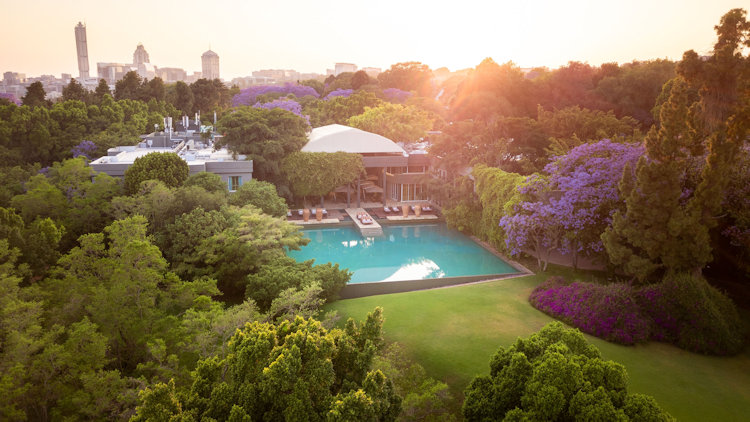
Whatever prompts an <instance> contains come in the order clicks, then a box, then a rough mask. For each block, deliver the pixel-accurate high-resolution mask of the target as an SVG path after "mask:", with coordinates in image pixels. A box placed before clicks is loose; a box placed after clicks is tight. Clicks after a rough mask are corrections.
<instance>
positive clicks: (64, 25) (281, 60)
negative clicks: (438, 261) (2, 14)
mask: <svg viewBox="0 0 750 422" xmlns="http://www.w3.org/2000/svg"><path fill="white" fill-rule="evenodd" d="M402 3H404V2H401V3H398V2H393V1H390V0H388V1H384V2H381V3H378V5H377V7H375V6H368V5H363V4H349V3H348V2H343V1H338V0H336V1H323V2H320V3H315V4H310V3H308V2H297V1H288V2H285V3H283V4H280V5H279V4H264V5H263V6H262V7H260V6H258V5H255V4H249V3H245V2H236V1H223V2H218V3H217V4H216V5H215V6H214V7H212V8H210V9H206V8H205V7H204V6H203V4H202V3H196V2H180V3H177V2H166V3H158V4H156V3H154V2H149V3H147V2H143V1H140V0H135V1H131V2H127V3H123V4H120V3H108V4H106V5H102V4H101V2H93V1H88V0H84V1H61V2H48V1H41V0H36V1H31V2H25V3H22V2H13V3H10V2H9V3H7V4H6V5H5V6H4V9H5V10H6V11H9V14H8V16H9V17H10V18H11V19H9V20H8V21H7V22H6V24H5V25H3V27H2V28H0V36H2V37H3V39H4V40H14V39H15V40H22V41H20V42H4V43H2V44H1V45H0V60H1V61H2V64H3V68H2V69H0V71H3V72H4V71H15V72H21V73H25V74H26V75H42V74H52V75H59V74H61V73H70V74H73V75H77V74H78V62H77V55H76V44H75V38H74V36H73V33H72V32H73V31H72V28H74V27H75V25H76V24H77V23H78V22H79V21H81V22H83V23H84V24H85V25H86V29H87V44H88V58H89V61H90V66H91V67H92V68H94V67H95V66H96V63H99V62H124V63H127V62H129V61H130V60H129V58H130V57H132V52H133V49H134V48H135V47H136V46H137V45H138V44H143V45H144V46H145V48H146V49H147V50H148V52H149V54H150V56H151V63H153V64H155V65H157V66H159V67H177V68H183V69H185V70H186V71H187V72H188V73H191V72H194V71H200V70H201V67H202V63H201V54H202V53H204V52H205V51H206V50H208V49H209V46H210V49H211V50H213V51H215V52H216V53H218V54H219V56H220V57H221V76H222V77H223V78H224V79H226V80H231V79H232V78H234V77H241V76H248V75H250V74H251V73H252V71H253V70H258V69H295V70H297V71H300V72H310V73H320V74H325V72H326V69H331V68H333V66H334V63H336V62H348V63H355V64H356V65H357V66H358V67H360V68H361V67H380V68H382V69H383V70H386V69H388V68H389V67H390V65H392V64H394V63H398V62H403V61H420V62H423V63H425V64H427V65H429V66H430V67H431V68H433V69H436V68H439V67H448V68H449V69H450V70H459V69H464V68H469V67H474V66H476V65H477V64H478V63H479V62H481V60H483V59H484V58H486V57H492V58H493V59H494V60H495V61H496V62H498V63H504V62H507V61H513V62H514V63H516V64H517V65H518V66H520V67H534V66H547V67H550V68H556V67H559V66H560V65H564V64H566V63H567V62H568V61H582V62H587V63H590V64H592V65H599V64H601V63H605V62H613V61H616V62H619V63H624V62H629V61H632V60H650V59H657V58H668V59H672V60H679V59H680V57H681V56H682V53H683V52H684V51H685V50H688V49H696V50H697V51H698V53H699V54H702V53H705V52H708V51H709V50H710V49H711V47H712V44H713V42H714V40H715V33H714V32H713V29H712V28H713V25H715V24H716V22H718V19H719V18H720V17H721V15H723V14H724V13H726V12H727V11H728V10H729V9H730V8H732V7H736V6H737V5H736V4H732V3H731V2H729V1H723V0H722V1H717V2H712V3H711V4H702V2H700V1H693V2H677V1H669V2H645V1H642V0H639V1H632V2H628V3H624V2H623V3H621V2H616V3H613V4H608V5H602V4H599V3H598V2H593V1H577V2H568V3H565V4H558V3H557V2H552V1H532V2H527V3H525V4H516V3H507V2H500V3H498V4H494V3H493V4H489V5H485V4H482V2H476V1H465V2H461V3H460V4H455V3H452V2H430V3H424V2H414V3H408V4H402ZM91 73H92V75H91V76H94V75H93V72H91Z"/></svg>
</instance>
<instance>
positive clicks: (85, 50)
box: [75, 22, 89, 80]
mask: <svg viewBox="0 0 750 422" xmlns="http://www.w3.org/2000/svg"><path fill="white" fill-rule="evenodd" d="M75 33H76V53H77V54H78V77H79V78H81V79H83V80H86V79H88V78H89V47H88V42H87V40H86V26H85V25H84V24H82V23H81V22H78V25H76V28H75Z"/></svg>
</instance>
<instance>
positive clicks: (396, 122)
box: [347, 103, 433, 143]
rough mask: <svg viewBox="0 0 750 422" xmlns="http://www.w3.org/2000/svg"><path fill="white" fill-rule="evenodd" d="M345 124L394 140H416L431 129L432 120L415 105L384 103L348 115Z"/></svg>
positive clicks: (407, 141) (406, 141)
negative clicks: (357, 113) (350, 115)
mask: <svg viewBox="0 0 750 422" xmlns="http://www.w3.org/2000/svg"><path fill="white" fill-rule="evenodd" d="M347 124H348V125H349V126H352V127H356V128H358V129H362V130H366V131H368V132H373V133H377V134H379V135H383V136H385V137H386V138H388V139H391V140H393V141H395V142H405V143H409V142H417V141H419V139H420V138H422V137H424V136H425V135H426V134H427V131H428V130H431V129H432V124H433V120H432V119H431V118H430V117H429V115H428V114H427V113H426V112H425V111H423V110H420V109H418V108H416V107H412V106H404V105H401V104H392V103H385V104H382V105H380V106H378V107H375V108H367V109H365V112H364V113H362V114H360V115H358V116H353V117H350V118H349V120H347Z"/></svg>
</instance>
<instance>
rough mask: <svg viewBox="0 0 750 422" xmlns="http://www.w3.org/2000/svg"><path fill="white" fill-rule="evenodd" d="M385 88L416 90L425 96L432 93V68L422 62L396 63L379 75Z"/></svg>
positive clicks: (379, 79)
mask: <svg viewBox="0 0 750 422" xmlns="http://www.w3.org/2000/svg"><path fill="white" fill-rule="evenodd" d="M378 81H380V85H381V86H382V87H383V88H398V89H402V90H404V91H416V92H417V94H418V95H421V96H423V97H426V96H429V95H430V94H431V93H432V70H430V68H429V66H427V65H426V64H422V63H420V62H403V63H396V64H394V65H392V66H391V68H390V69H388V70H386V71H385V72H383V73H381V74H379V75H378Z"/></svg>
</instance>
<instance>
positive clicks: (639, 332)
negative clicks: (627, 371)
mask: <svg viewBox="0 0 750 422" xmlns="http://www.w3.org/2000/svg"><path fill="white" fill-rule="evenodd" d="M529 302H530V303H531V305H532V306H534V307H535V308H537V309H539V310H540V311H542V312H544V313H546V314H548V315H550V316H553V317H555V318H557V319H560V320H562V321H564V322H566V323H568V324H570V325H572V326H574V327H576V328H578V329H580V330H581V331H583V332H586V333H588V334H591V335H595V336H597V337H600V338H603V339H605V340H608V341H611V342H615V343H621V344H628V345H630V344H635V343H641V342H645V341H648V340H654V341H662V342H667V343H672V344H674V345H676V346H678V347H681V348H683V349H686V350H690V351H693V352H699V353H706V354H713V355H728V354H736V353H738V352H739V351H740V350H741V349H742V345H743V326H742V320H741V319H740V317H739V313H738V312H737V309H736V308H735V306H734V304H733V303H732V301H731V300H730V299H729V298H728V297H726V296H725V295H723V294H722V293H721V292H719V291H718V290H717V289H716V288H714V287H712V286H711V285H709V284H708V282H706V281H705V280H704V279H702V278H695V277H691V276H690V275H682V276H673V277H671V278H667V279H665V281H663V282H662V283H659V284H653V285H648V286H642V287H633V286H631V285H629V284H625V283H613V284H608V285H602V284H596V283H583V282H573V283H570V282H566V281H565V280H563V279H562V278H561V277H551V278H549V279H548V280H547V281H545V282H544V283H542V284H540V285H539V286H537V287H536V288H535V289H534V291H533V292H532V293H531V296H530V297H529Z"/></svg>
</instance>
